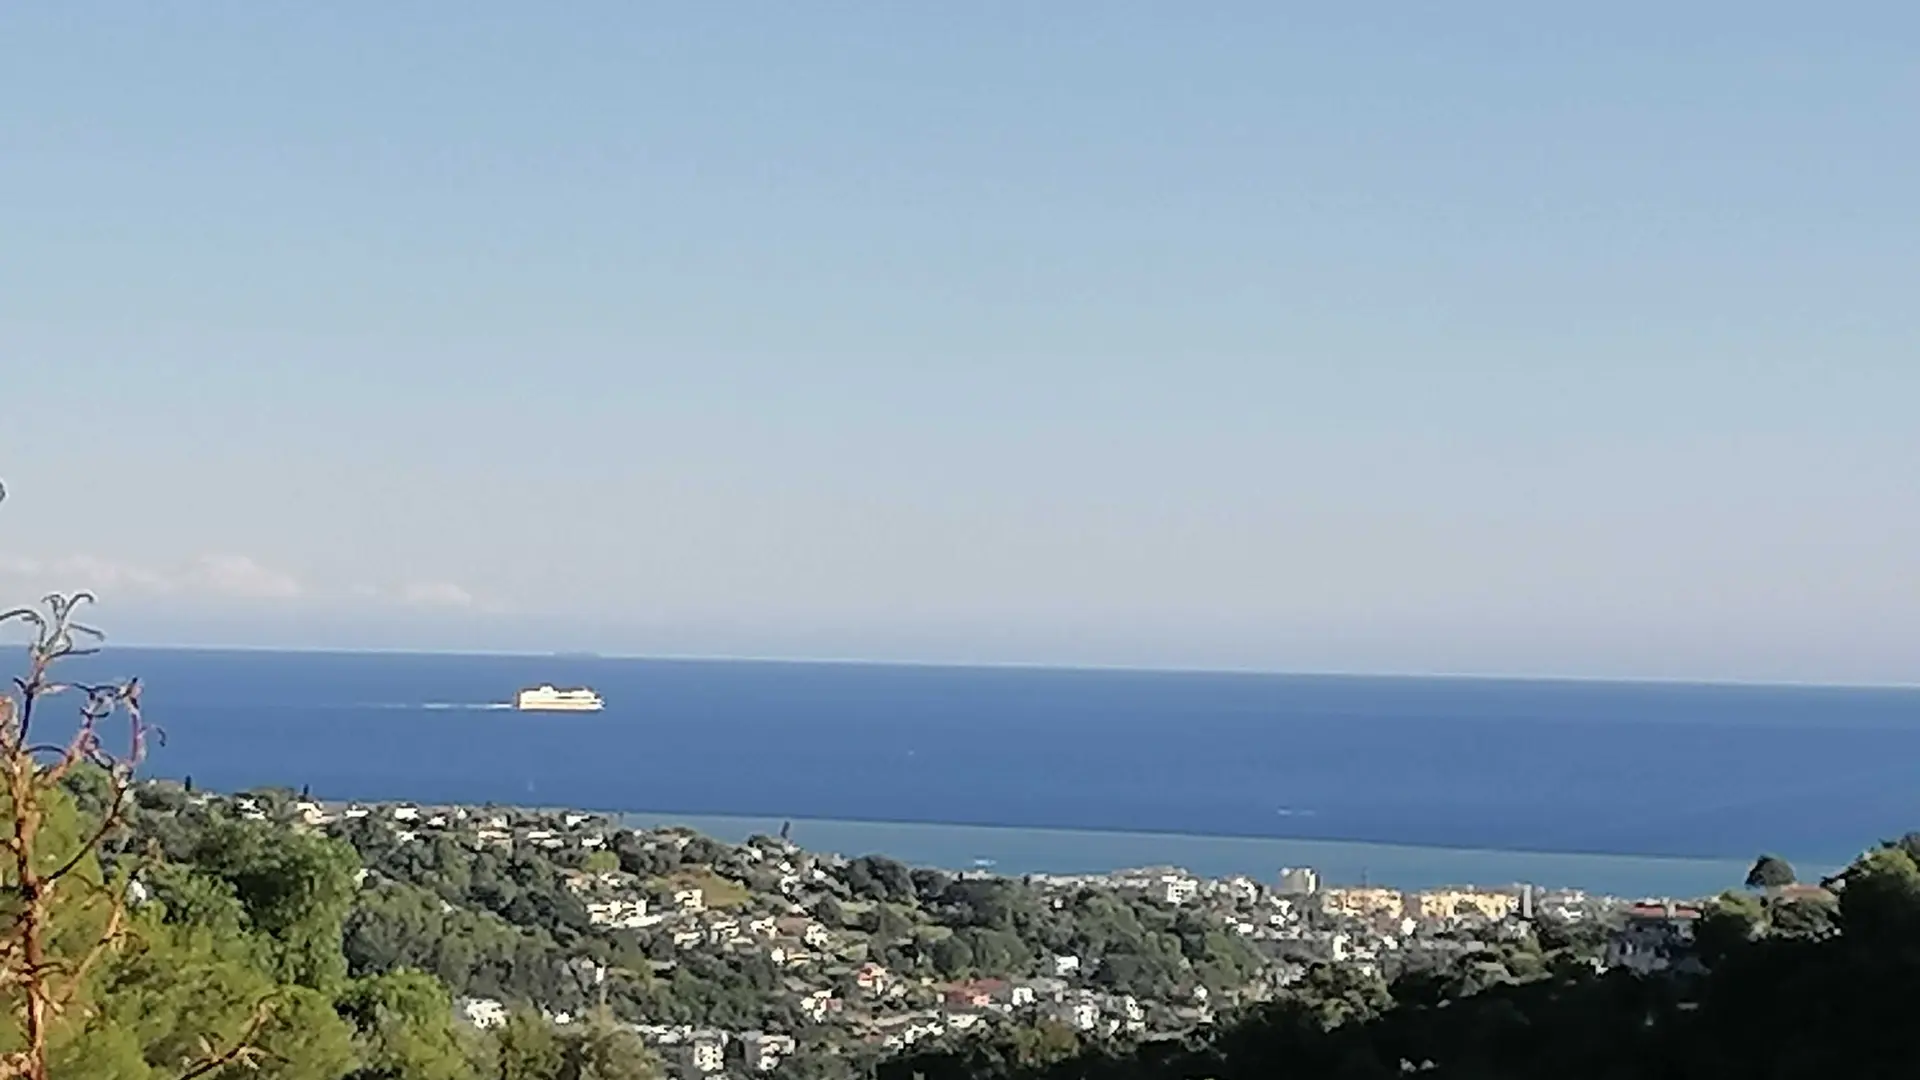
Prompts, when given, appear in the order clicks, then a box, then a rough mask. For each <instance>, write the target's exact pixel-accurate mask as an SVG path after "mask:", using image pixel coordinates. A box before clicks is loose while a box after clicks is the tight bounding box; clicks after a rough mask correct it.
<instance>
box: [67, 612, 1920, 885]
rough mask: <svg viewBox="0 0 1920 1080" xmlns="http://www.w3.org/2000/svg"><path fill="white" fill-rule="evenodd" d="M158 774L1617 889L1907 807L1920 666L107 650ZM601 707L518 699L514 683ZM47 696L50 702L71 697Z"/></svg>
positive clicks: (1084, 858)
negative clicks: (1449, 665) (1088, 666)
mask: <svg viewBox="0 0 1920 1080" xmlns="http://www.w3.org/2000/svg"><path fill="white" fill-rule="evenodd" d="M69 665H70V666H69V674H70V675H71V676H73V677H75V678H93V679H98V678H105V677H109V676H132V675H137V676H139V677H140V678H141V679H142V681H143V683H144V686H145V705H146V714H147V718H148V720H149V721H150V722H152V723H154V724H157V725H158V726H159V727H160V728H161V729H162V730H163V731H164V734H165V739H164V743H162V744H157V745H155V746H153V747H152V749H151V751H150V755H149V757H148V759H147V761H146V763H145V772H146V773H147V774H148V775H157V776H167V777H174V778H182V779H184V778H191V779H192V781H193V782H194V783H195V784H196V785H198V786H201V787H205V788H212V789H216V790H223V791H234V790H241V789H246V788H251V787H258V786H280V787H288V788H296V789H298V788H307V789H309V790H311V791H312V792H313V794H314V795H315V796H316V797H321V798H327V799H337V800H376V799H378V800H411V801H417V802H423V803H428V802H434V803H439V802H446V803H456V802H457V803H471V804H477V803H493V804H502V805H518V806H550V807H560V806H566V807H578V808H583V809H591V810H596V811H604V812H610V813H616V814H621V815H625V816H626V817H627V819H628V820H629V821H631V822H633V823H635V824H667V823H677V824H686V825H690V826H693V827H695V828H699V829H702V830H703V831H707V832H709V833H711V834H714V835H717V836H720V837H723V838H730V839H738V838H742V837H744V836H746V835H749V834H751V833H756V832H758V833H774V832H778V831H779V830H780V829H781V828H782V827H786V828H788V829H789V830H790V833H791V835H792V837H793V839H794V840H795V842H797V843H800V844H801V845H803V846H806V847H810V848H817V849H821V850H827V851H834V852H839V853H841V854H846V855H858V854H869V853H874V854H884V855H889V856H892V857H894V858H898V859H901V860H903V861H907V862H910V863H915V864H920V865H932V866H942V867H948V868H952V869H968V868H982V869H988V868H990V869H992V870H994V871H995V872H1000V873H1010V874H1026V873H1040V872H1047V873H1093V872H1100V871H1106V870H1114V869H1121V868H1127V867H1135V866H1148V865H1154V866H1158V865H1170V866H1179V867H1183V868H1185V869H1188V870H1191V871H1193V872H1196V873H1201V874H1206V875H1209V876H1224V875H1229V874H1246V875H1249V876H1253V877H1256V878H1259V879H1263V880H1268V881H1271V880H1272V879H1273V877H1274V875H1275V874H1276V873H1277V872H1278V871H1279V869H1280V868H1281V867H1285V866H1311V867H1314V868H1315V869H1317V870H1319V871H1320V873H1321V875H1322V877H1323V879H1324V880H1327V881H1331V882H1350V883H1358V882H1369V883H1375V884H1385V885H1391V886H1395V887H1401V888H1422V887H1429V886H1434V885H1440V884H1470V883H1471V884H1483V885H1501V884H1509V883H1515V882H1531V883H1534V884H1538V885H1541V886H1544V887H1572V888H1583V889H1587V890H1591V891H1596V892H1606V893H1611V894H1615V895H1628V896H1698V895H1706V894H1710V893H1715V892H1719V891H1721V890H1723V889H1726V888H1730V887H1735V886H1738V885H1739V883H1740V881H1741V879H1742V878H1743V877H1744V874H1745V871H1746V868H1747V866H1748V865H1749V864H1750V863H1751V861H1752V860H1753V858H1754V857H1755V856H1756V855H1757V854H1759V853H1761V852H1772V853H1776V854H1779V855H1782V856H1784V857H1786V858H1788V859H1789V860H1790V861H1792V862H1793V863H1794V864H1795V865H1796V866H1797V867H1799V869H1800V870H1801V873H1802V876H1803V877H1806V876H1811V875H1812V874H1814V873H1819V872H1826V871H1830V870H1831V869H1833V868H1836V867H1838V866H1841V865H1844V864H1845V863H1846V862H1847V861H1848V860H1849V859H1850V858H1852V857H1853V856H1854V855H1855V854H1857V853H1858V852H1859V851H1860V850H1862V849H1863V848H1865V847H1868V846H1871V845H1872V844H1874V843H1876V842H1877V841H1879V840H1882V839H1886V838H1890V837H1893V836H1897V835H1900V834H1901V833H1904V832H1906V831H1908V830H1909V829H1920V690H1915V689H1899V688H1839V687H1806V686H1767V685H1706V684H1684V683H1633V682H1582V681H1551V680H1512V679H1478V678H1415V677H1404V678H1403V677H1361V676H1333V675H1267V674H1231V673H1201V672H1161V671H1129V670H1071V669H1046V668H1017V667H942V666H913V665H897V664H861V663H799V662H793V663H789V662H763V661H743V660H668V659H630V658H619V659H616V658H601V657H594V656H580V655H554V656H500V655H441V654H400V653H333V652H271V651H252V650H196V649H145V648H112V649H109V650H107V651H105V652H103V653H101V654H99V655H96V656H91V657H84V658H78V659H75V660H73V661H69ZM540 683H553V684H556V685H560V686H572V685H584V686H590V687H592V688H594V689H596V690H598V691H599V692H600V693H601V694H602V695H603V696H604V697H605V699H606V703H607V705H606V709H605V710H604V711H603V712H598V713H539V714H532V713H520V712H517V711H514V710H513V709H512V708H511V707H510V706H509V705H508V704H507V703H508V702H509V701H510V700H511V698H512V696H513V694H514V692H515V691H516V690H517V689H518V688H520V687H522V686H527V685H536V684H540ZM56 715H58V712H57V710H56Z"/></svg>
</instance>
